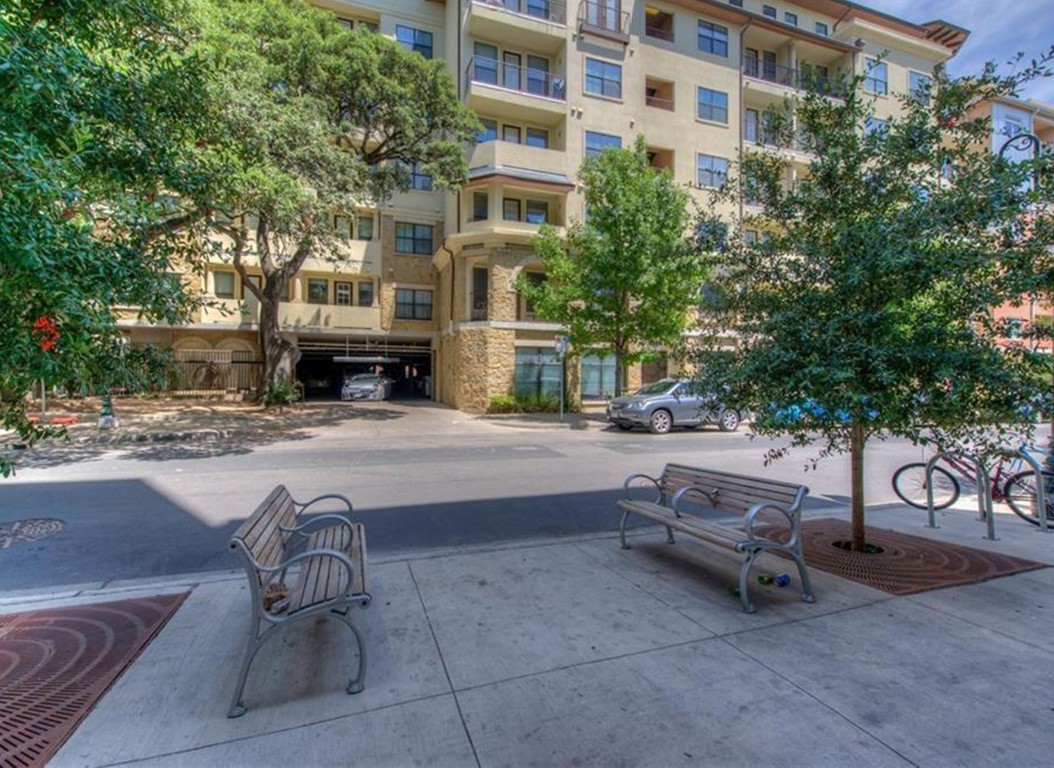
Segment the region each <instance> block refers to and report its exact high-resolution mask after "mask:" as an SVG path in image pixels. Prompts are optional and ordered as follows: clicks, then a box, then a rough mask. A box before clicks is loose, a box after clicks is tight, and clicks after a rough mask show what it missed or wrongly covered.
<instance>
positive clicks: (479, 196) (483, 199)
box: [472, 192, 490, 221]
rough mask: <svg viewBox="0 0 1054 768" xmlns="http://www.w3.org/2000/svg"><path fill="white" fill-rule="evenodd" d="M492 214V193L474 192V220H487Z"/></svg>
mask: <svg viewBox="0 0 1054 768" xmlns="http://www.w3.org/2000/svg"><path fill="white" fill-rule="evenodd" d="M489 215H490V195H488V194H487V193H486V192H473V193H472V220H473V221H486V220H487V217H488V216H489Z"/></svg>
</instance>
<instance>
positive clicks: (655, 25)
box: [644, 5, 674, 43]
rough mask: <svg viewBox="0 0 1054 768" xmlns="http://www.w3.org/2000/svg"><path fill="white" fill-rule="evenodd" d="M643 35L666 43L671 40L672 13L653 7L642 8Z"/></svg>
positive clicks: (672, 36)
mask: <svg viewBox="0 0 1054 768" xmlns="http://www.w3.org/2000/svg"><path fill="white" fill-rule="evenodd" d="M644 36H645V37H650V38H652V39H654V40H662V41H663V42H666V43H672V42H673V38H674V35H673V14H672V13H668V12H666V11H661V10H659V9H658V8H653V7H651V6H650V5H649V6H645V8H644Z"/></svg>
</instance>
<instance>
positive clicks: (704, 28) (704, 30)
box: [699, 21, 728, 57]
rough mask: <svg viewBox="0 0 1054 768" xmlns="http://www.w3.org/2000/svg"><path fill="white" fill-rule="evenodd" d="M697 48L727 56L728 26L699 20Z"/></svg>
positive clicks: (716, 54) (715, 54)
mask: <svg viewBox="0 0 1054 768" xmlns="http://www.w3.org/2000/svg"><path fill="white" fill-rule="evenodd" d="M699 50H700V51H703V52H704V53H712V54H713V55H714V56H724V57H727V56H728V27H722V26H721V25H719V24H711V23H710V22H709V21H700V22H699Z"/></svg>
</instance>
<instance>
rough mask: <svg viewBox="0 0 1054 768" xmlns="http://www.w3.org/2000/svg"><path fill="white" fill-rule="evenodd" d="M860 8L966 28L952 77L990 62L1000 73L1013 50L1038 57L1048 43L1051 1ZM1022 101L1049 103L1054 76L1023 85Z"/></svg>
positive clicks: (927, 0)
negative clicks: (997, 66) (966, 34)
mask: <svg viewBox="0 0 1054 768" xmlns="http://www.w3.org/2000/svg"><path fill="white" fill-rule="evenodd" d="M859 2H860V4H861V5H865V6H867V7H869V8H874V9H875V10H876V11H882V12H884V13H888V14H890V15H892V16H897V17H899V18H902V19H905V20H907V21H912V22H915V23H916V24H924V23H925V22H927V21H933V20H934V19H942V20H944V21H948V22H951V23H952V24H956V25H958V26H960V27H965V28H966V29H968V30H970V37H969V39H968V40H967V41H966V45H964V46H963V47H962V49H961V50H960V51H959V54H958V55H957V56H956V57H955V58H953V59H952V60H951V61H950V62H949V64H948V70H949V72H950V73H951V74H952V75H957V76H958V75H967V74H971V73H975V72H980V71H981V68H982V67H983V66H984V63H985V62H986V61H990V60H991V61H995V62H996V63H997V64H998V65H999V71H1000V72H1001V73H1004V74H1006V73H1009V72H1010V71H1011V69H1010V67H1008V66H1007V62H1008V61H1009V60H1010V59H1012V58H1013V57H1014V56H1015V55H1016V54H1017V52H1018V51H1023V52H1024V53H1025V60H1026V61H1027V60H1029V59H1032V58H1038V57H1039V56H1040V55H1041V54H1043V53H1046V52H1047V51H1049V50H1050V48H1051V46H1052V45H1054V0H943V1H942V0H859ZM1021 95H1022V96H1023V97H1024V98H1032V99H1038V100H1040V101H1043V102H1046V103H1047V104H1054V77H1045V78H1040V79H1038V80H1035V81H1033V82H1032V83H1030V84H1028V85H1027V86H1026V87H1025V88H1024V89H1023V90H1022V92H1021Z"/></svg>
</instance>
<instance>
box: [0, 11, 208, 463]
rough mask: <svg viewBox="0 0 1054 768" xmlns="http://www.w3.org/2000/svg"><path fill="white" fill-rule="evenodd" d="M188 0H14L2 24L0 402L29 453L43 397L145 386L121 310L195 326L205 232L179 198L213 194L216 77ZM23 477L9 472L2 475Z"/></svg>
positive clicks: (143, 356) (0, 16)
mask: <svg viewBox="0 0 1054 768" xmlns="http://www.w3.org/2000/svg"><path fill="white" fill-rule="evenodd" d="M185 10H186V9H185V8H184V6H183V5H182V3H180V2H177V1H176V0H113V2H105V3H99V2H94V1H93V0H33V1H30V0H8V2H6V3H5V4H4V5H3V7H2V8H0V101H2V103H3V105H4V106H3V109H2V110H0V254H2V255H3V256H2V259H3V260H2V262H0V327H2V328H3V333H2V334H0V393H2V399H3V401H4V402H3V410H2V421H3V427H4V428H6V429H11V430H14V431H16V432H17V433H18V434H19V436H20V438H21V439H22V440H23V441H24V442H27V443H33V442H35V441H36V440H38V439H40V438H41V437H44V436H52V435H55V434H57V433H58V432H59V431H58V430H54V429H50V428H48V427H47V426H46V425H35V424H33V423H31V421H30V419H29V417H28V415H27V413H26V401H25V395H26V393H28V392H29V391H30V389H31V388H33V387H35V385H36V383H37V382H43V384H44V385H45V386H56V385H61V386H64V387H67V388H69V389H73V390H77V389H103V390H105V389H107V388H109V387H113V386H117V385H133V386H134V385H136V384H141V383H143V380H144V377H146V376H150V375H152V374H154V373H156V372H157V367H156V366H154V365H150V363H152V362H156V358H154V357H153V356H151V355H149V354H147V351H145V350H139V349H135V350H127V349H125V346H126V345H125V344H124V336H123V335H122V334H121V332H120V330H119V328H118V327H117V320H118V311H117V310H116V309H115V307H126V308H127V307H134V308H136V309H135V310H133V311H134V312H136V313H137V314H138V315H139V316H140V317H143V318H145V319H146V320H148V321H153V322H165V323H181V322H183V321H185V320H186V318H187V316H188V312H189V310H190V309H191V308H192V306H193V301H192V300H191V299H190V298H189V297H188V295H187V294H185V293H184V291H183V290H182V286H181V285H180V282H179V280H178V279H177V278H175V277H174V276H173V275H174V270H175V269H176V266H177V264H179V263H181V261H182V260H183V259H184V257H185V256H186V255H187V250H188V246H189V240H188V238H187V236H186V235H187V233H191V235H192V233H193V225H194V222H195V218H194V217H193V216H184V215H182V213H181V212H180V211H179V210H178V207H177V206H176V205H175V204H174V203H173V194H176V193H180V192H183V191H187V190H190V189H191V188H192V187H193V186H194V184H195V183H196V181H195V180H196V179H197V178H198V170H199V169H198V165H197V158H196V152H195V147H194V138H195V136H196V135H197V131H198V128H199V127H200V124H201V105H202V103H203V96H204V93H203V90H202V83H203V82H204V70H203V69H202V68H201V66H200V62H198V61H196V60H194V59H192V58H189V57H186V56H185V55H184V52H185V49H186V41H185V38H184V35H183V32H182V30H181V29H180V26H179V20H180V19H181V18H182V17H183V16H184V14H185ZM11 470H12V464H11V461H10V458H9V457H7V456H0V474H4V475H7V474H9V473H10V472H11Z"/></svg>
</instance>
